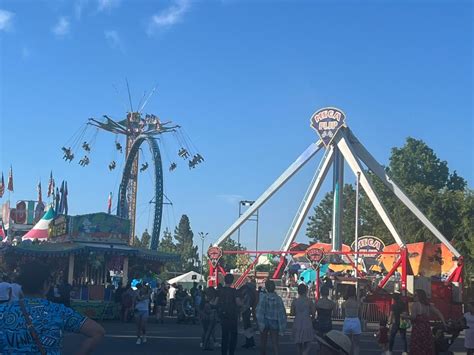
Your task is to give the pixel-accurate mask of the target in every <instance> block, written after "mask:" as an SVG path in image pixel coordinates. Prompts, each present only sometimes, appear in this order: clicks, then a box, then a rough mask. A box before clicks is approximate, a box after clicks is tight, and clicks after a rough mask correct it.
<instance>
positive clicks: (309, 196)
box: [280, 146, 334, 251]
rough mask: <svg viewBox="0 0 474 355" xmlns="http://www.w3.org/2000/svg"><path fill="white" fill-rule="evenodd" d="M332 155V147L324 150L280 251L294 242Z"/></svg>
mask: <svg viewBox="0 0 474 355" xmlns="http://www.w3.org/2000/svg"><path fill="white" fill-rule="evenodd" d="M333 155H334V149H333V147H332V146H331V147H329V148H328V150H327V151H326V154H325V155H324V157H323V159H322V160H321V163H320V164H319V166H318V168H317V169H316V171H315V173H314V176H313V180H312V181H311V183H310V185H309V187H308V190H307V191H306V194H305V196H304V197H303V200H302V201H301V204H300V207H299V208H298V211H297V212H296V215H295V217H294V219H293V222H292V223H291V226H290V228H289V229H288V232H287V233H286V236H285V240H284V241H283V244H282V245H281V248H280V250H281V251H288V250H289V249H290V246H291V243H293V242H294V240H295V238H296V235H297V234H298V232H299V231H300V229H301V226H302V224H303V222H304V220H305V218H306V216H307V215H308V212H309V209H310V208H311V206H312V204H313V202H314V199H315V198H316V195H317V194H318V191H319V189H320V188H321V185H322V183H323V181H324V179H325V178H326V175H327V173H328V171H329V168H330V167H331V164H332V161H333Z"/></svg>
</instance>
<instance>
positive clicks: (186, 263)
mask: <svg viewBox="0 0 474 355" xmlns="http://www.w3.org/2000/svg"><path fill="white" fill-rule="evenodd" d="M193 238H194V233H193V231H192V230H191V225H190V223H189V218H188V216H186V215H182V216H181V220H180V221H179V224H178V226H177V227H176V228H175V230H174V239H175V240H176V252H177V253H178V254H179V255H180V256H181V262H180V269H181V270H180V271H183V272H188V271H192V270H194V271H197V264H198V263H199V255H198V247H197V246H194V241H193Z"/></svg>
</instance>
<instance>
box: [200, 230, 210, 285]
mask: <svg viewBox="0 0 474 355" xmlns="http://www.w3.org/2000/svg"><path fill="white" fill-rule="evenodd" d="M208 234H209V233H204V232H199V236H200V237H201V281H202V279H203V277H204V275H203V272H204V239H205V238H206V236H207V235H208Z"/></svg>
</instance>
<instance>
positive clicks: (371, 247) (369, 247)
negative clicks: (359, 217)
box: [351, 236, 385, 252]
mask: <svg viewBox="0 0 474 355" xmlns="http://www.w3.org/2000/svg"><path fill="white" fill-rule="evenodd" d="M384 248H385V244H384V242H383V241H382V240H381V239H379V238H377V237H373V236H364V237H360V238H359V239H358V241H357V250H359V251H373V252H381V251H383V250H384ZM351 249H352V250H355V241H354V242H353V243H352V245H351Z"/></svg>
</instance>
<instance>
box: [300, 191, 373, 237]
mask: <svg viewBox="0 0 474 355" xmlns="http://www.w3.org/2000/svg"><path fill="white" fill-rule="evenodd" d="M333 202H334V196H333V193H332V192H328V193H327V194H326V195H325V196H324V197H323V199H322V200H321V202H320V203H319V205H318V206H316V207H315V209H314V215H312V216H310V217H309V222H308V225H307V228H306V235H307V236H308V238H309V239H311V240H312V241H313V242H318V241H319V242H322V243H330V242H331V238H330V236H329V233H330V232H331V230H332V208H333ZM342 203H343V213H342V215H343V219H342V240H343V242H344V243H346V244H347V243H348V241H352V240H353V239H354V233H355V189H354V186H352V185H350V184H345V185H344V188H343V192H342ZM360 228H361V229H362V230H360V232H362V233H363V234H364V231H363V230H364V229H365V225H363V226H361V227H360ZM349 244H350V242H349Z"/></svg>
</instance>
